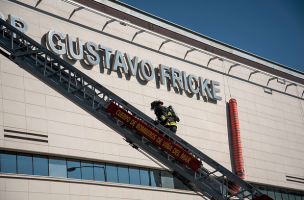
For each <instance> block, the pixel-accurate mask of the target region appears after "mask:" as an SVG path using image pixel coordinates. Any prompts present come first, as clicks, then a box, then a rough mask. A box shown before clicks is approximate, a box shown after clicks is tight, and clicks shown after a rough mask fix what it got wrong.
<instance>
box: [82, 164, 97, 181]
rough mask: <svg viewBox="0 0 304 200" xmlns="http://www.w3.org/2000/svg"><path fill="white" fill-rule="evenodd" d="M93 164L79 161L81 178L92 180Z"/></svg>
mask: <svg viewBox="0 0 304 200" xmlns="http://www.w3.org/2000/svg"><path fill="white" fill-rule="evenodd" d="M93 171H94V170H93V162H87V161H81V178H82V179H85V180H94V172H93Z"/></svg>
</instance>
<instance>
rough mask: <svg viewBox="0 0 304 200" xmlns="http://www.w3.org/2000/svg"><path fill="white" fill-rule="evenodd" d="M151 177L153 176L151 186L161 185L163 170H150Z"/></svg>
mask: <svg viewBox="0 0 304 200" xmlns="http://www.w3.org/2000/svg"><path fill="white" fill-rule="evenodd" d="M150 177H151V186H154V187H161V186H162V181H161V172H160V170H153V169H151V170H150Z"/></svg>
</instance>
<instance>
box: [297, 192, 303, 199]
mask: <svg viewBox="0 0 304 200" xmlns="http://www.w3.org/2000/svg"><path fill="white" fill-rule="evenodd" d="M295 199H296V200H302V198H301V194H300V193H299V192H295Z"/></svg>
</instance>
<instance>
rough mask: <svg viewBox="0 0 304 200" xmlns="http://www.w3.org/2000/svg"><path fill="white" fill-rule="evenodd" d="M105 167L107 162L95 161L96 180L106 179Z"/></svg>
mask: <svg viewBox="0 0 304 200" xmlns="http://www.w3.org/2000/svg"><path fill="white" fill-rule="evenodd" d="M105 169H106V165H105V164H101V163H94V178H95V181H106V176H105V174H106V173H105Z"/></svg>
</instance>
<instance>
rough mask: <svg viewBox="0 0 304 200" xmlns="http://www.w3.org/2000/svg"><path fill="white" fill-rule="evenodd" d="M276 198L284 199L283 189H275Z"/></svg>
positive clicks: (278, 199)
mask: <svg viewBox="0 0 304 200" xmlns="http://www.w3.org/2000/svg"><path fill="white" fill-rule="evenodd" d="M274 194H275V199H276V200H283V198H282V194H281V191H280V190H279V189H277V188H275V189H274Z"/></svg>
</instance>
